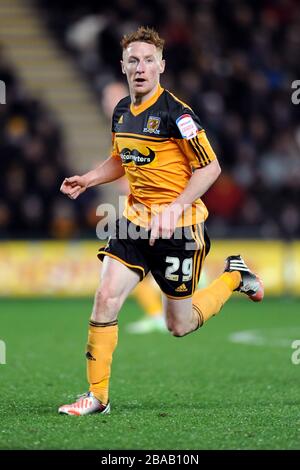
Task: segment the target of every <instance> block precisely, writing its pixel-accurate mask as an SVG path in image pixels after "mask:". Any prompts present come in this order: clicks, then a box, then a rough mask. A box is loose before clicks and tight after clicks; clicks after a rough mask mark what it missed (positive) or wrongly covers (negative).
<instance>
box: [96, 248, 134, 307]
mask: <svg viewBox="0 0 300 470" xmlns="http://www.w3.org/2000/svg"><path fill="white" fill-rule="evenodd" d="M140 280H141V278H140V275H139V274H138V273H137V272H135V271H133V270H132V269H130V268H128V267H127V266H125V265H124V264H123V263H121V262H120V261H118V260H116V259H114V258H111V257H110V256H105V257H104V259H103V263H102V270H101V276H100V289H101V291H102V293H103V294H104V295H107V296H109V297H114V298H116V297H117V298H119V299H120V300H121V302H123V301H124V300H125V299H126V297H127V296H128V295H129V294H130V292H131V291H132V289H134V287H135V286H136V285H137V284H138V283H139V282H140Z"/></svg>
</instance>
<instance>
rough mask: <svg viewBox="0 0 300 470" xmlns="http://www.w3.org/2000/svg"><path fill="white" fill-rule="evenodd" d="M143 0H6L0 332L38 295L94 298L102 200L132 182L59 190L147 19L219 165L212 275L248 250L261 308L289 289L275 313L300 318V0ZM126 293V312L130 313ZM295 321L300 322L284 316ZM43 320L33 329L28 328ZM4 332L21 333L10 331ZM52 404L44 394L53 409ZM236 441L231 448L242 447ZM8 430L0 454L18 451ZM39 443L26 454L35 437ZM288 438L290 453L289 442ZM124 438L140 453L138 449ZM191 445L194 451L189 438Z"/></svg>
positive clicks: (102, 144) (99, 125)
mask: <svg viewBox="0 0 300 470" xmlns="http://www.w3.org/2000/svg"><path fill="white" fill-rule="evenodd" d="M140 3H141V2H139V1H138V0H109V1H106V0H102V1H101V2H100V1H98V0H85V1H84V2H82V1H80V0H73V1H72V2H67V1H66V2H62V1H61V0H59V1H58V0H31V1H30V0H28V1H27V0H0V80H2V81H3V82H4V83H5V87H6V103H5V104H0V123H1V127H0V155H1V157H0V237H1V241H0V296H1V297H3V300H0V308H1V314H3V315H1V316H2V319H3V324H2V328H1V329H0V339H2V340H5V338H6V336H7V337H9V334H10V333H9V331H11V327H12V326H13V325H14V324H15V322H18V321H19V320H20V317H21V316H22V313H24V314H26V316H27V315H29V324H30V322H31V321H32V319H31V320H30V312H31V311H32V308H33V310H34V308H37V307H32V305H33V304H32V303H31V300H30V299H31V298H34V297H40V298H41V299H43V297H47V298H48V299H49V297H51V298H53V302H54V304H52V305H57V307H55V308H54V309H56V308H58V309H61V316H63V315H64V310H65V308H66V307H65V306H66V305H67V304H66V303H58V304H55V302H58V301H57V300H55V299H56V298H57V297H65V298H70V300H66V301H65V302H70V304H69V307H68V308H69V310H76V308H79V307H78V306H80V305H81V304H80V303H79V304H78V303H77V301H76V302H74V300H72V299H74V297H76V298H78V297H88V298H90V299H91V298H92V296H93V293H94V289H95V287H96V286H97V283H98V278H99V262H98V260H97V258H96V252H97V249H98V247H99V243H101V242H99V240H98V239H97V237H96V231H95V227H96V225H97V223H98V222H99V217H98V216H97V215H96V207H97V206H98V205H99V204H101V203H107V202H109V203H112V204H116V203H117V200H118V196H119V195H120V194H124V193H125V192H126V186H125V185H124V182H117V183H114V184H112V185H108V186H105V187H102V188H100V189H99V188H97V189H93V190H89V191H88V192H86V193H85V194H84V195H83V196H81V197H80V198H79V199H78V200H77V201H71V200H69V199H67V198H65V197H64V196H62V195H61V194H60V193H59V187H60V185H61V182H62V180H63V178H64V177H65V176H69V175H72V174H76V173H80V172H85V171H87V170H88V169H90V168H91V167H94V166H96V165H97V164H99V162H100V161H101V160H103V159H105V158H106V156H108V154H109V151H110V116H111V113H112V110H113V107H114V105H115V103H116V101H118V100H119V99H121V98H122V97H123V96H125V95H126V94H127V88H126V83H125V81H124V78H123V76H122V75H121V70H120V65H119V60H120V54H121V51H120V47H119V40H120V38H121V36H122V35H123V34H124V33H126V32H129V31H132V30H134V29H136V28H137V27H138V26H139V25H141V24H143V25H149V26H154V27H155V28H156V29H158V30H159V32H160V33H161V35H162V36H163V37H164V38H165V40H166V48H165V58H166V61H167V68H166V72H165V74H164V75H163V77H162V84H163V86H165V87H166V88H168V89H170V90H172V91H173V92H174V93H176V94H177V96H179V97H180V98H181V99H182V100H184V101H186V102H188V103H189V104H190V105H191V106H192V108H193V109H194V111H195V112H196V113H197V114H199V116H200V117H201V119H202V123H203V126H204V128H205V129H206V130H207V133H208V136H209V138H210V140H211V142H212V144H213V147H214V149H215V151H216V153H217V155H218V157H219V159H220V163H221V166H222V169H223V173H222V175H221V177H220V178H219V180H218V181H217V183H216V184H215V185H214V187H213V188H212V189H211V190H210V191H209V192H208V193H207V195H206V196H205V198H204V200H205V202H206V204H207V206H208V209H209V211H210V218H209V220H208V229H209V233H210V236H211V238H212V240H213V247H212V250H211V253H210V255H209V257H208V259H207V262H206V268H205V279H206V281H207V282H209V281H210V279H212V278H214V277H215V276H216V275H218V274H219V273H220V270H221V269H222V266H223V262H224V258H225V257H226V256H227V255H228V254H232V253H235V252H241V253H243V254H244V255H245V257H246V259H247V261H249V264H250V265H251V266H252V267H253V268H254V269H255V270H256V271H257V272H259V273H260V275H261V277H262V278H263V279H264V281H265V286H266V293H267V297H270V301H269V302H270V304H269V305H270V312H271V311H272V310H273V311H274V309H275V305H279V303H278V304H276V303H274V299H273V300H272V297H275V298H278V302H285V301H284V300H280V299H281V298H282V296H284V297H285V298H287V296H288V298H289V302H291V303H288V304H284V305H285V306H284V307H282V309H279V310H280V313H279V314H280V315H281V316H282V312H283V310H284V311H287V310H289V309H290V307H289V306H290V305H293V306H294V307H293V308H294V312H295V311H296V310H297V309H298V307H299V301H298V300H297V296H299V294H300V242H299V237H300V212H299V200H300V165H299V155H300V125H299V122H300V121H299V117H300V105H298V106H297V105H295V104H293V103H292V100H291V95H292V91H293V90H292V88H291V86H292V82H293V81H294V80H297V79H300V63H299V57H300V33H299V31H300V11H299V4H298V2H297V1H296V0H275V1H270V0H263V1H257V0H253V1H242V0H241V1H237V0H201V1H200V0H185V1H184V2H180V1H178V0H165V1H164V0H143V2H142V4H143V5H142V7H141V5H140ZM16 297H19V298H20V299H21V300H20V301H16V300H15V298H16ZM24 297H26V298H28V300H27V301H25V300H22V299H24ZM41 299H40V300H37V301H36V302H39V303H38V304H35V305H36V306H37V305H38V306H39V307H38V308H39V309H41V310H45V312H44V313H45V315H46V312H48V310H47V309H48V306H49V301H46V300H45V303H44V304H43V300H41ZM26 302H27V303H26ZM28 302H29V303H28ZM83 302H84V301H83ZM132 302H133V301H131V304H130V309H129V310H135V311H136V314H137V315H138V313H139V311H138V307H137V306H136V305H134V303H132ZM70 305H72V307H70ZM82 305H83V304H82ZM84 305H86V304H84ZM87 305H88V307H87V310H86V313H87V314H88V310H89V308H90V303H89V302H88V301H87ZM236 305H238V309H244V308H246V307H244V304H243V303H241V304H236ZM266 305H268V304H266ZM286 305H287V306H286ZM26 306H27V307H26ZM247 308H248V307H247ZM52 310H53V307H52ZM52 310H51V308H50V310H49V311H50V313H51V312H52V313H53V311H52ZM67 310H68V309H67ZM8 311H9V312H10V314H9V315H8V314H7V312H8ZM50 313H49V315H50ZM68 314H70V312H69V313H68ZM266 315H267V316H266V318H268V319H269V320H270V322H271V323H272V317H271V315H270V316H268V314H266ZM79 316H80V313H79V312H78V318H79ZM42 317H43V312H42V311H41V312H40V318H41V319H42ZM75 318H77V317H75ZM86 318H87V317H86ZM86 318H85V321H86ZM257 318H258V317H255V319H256V320H257ZM286 318H288V314H287V317H286ZM42 321H43V320H42ZM47 321H48V322H49V321H50V320H49V319H48V320H47ZM264 321H266V320H264ZM288 321H289V320H287V322H288ZM23 322H25V319H23ZM295 322H296V320H295V316H293V318H292V320H291V325H293V324H295ZM288 324H289V323H288ZM296 324H298V325H299V319H298V320H297V322H296ZM222 325H223V326H222V328H223V327H224V325H225V323H223V324H222ZM36 328H37V325H36V324H34V323H32V329H31V330H30V331H31V332H32V337H34V336H35V334H36V333H35V331H39V330H38V329H37V330H35V329H36ZM49 328H50V330H51V328H54V327H53V326H52V327H51V326H50V327H49ZM1 330H2V331H1ZM213 331H214V327H212V329H211V331H210V333H211V334H213ZM298 332H299V329H298ZM28 334H30V333H28ZM37 334H39V333H37ZM68 334H69V333H68ZM205 334H208V335H209V333H205ZM295 334H296V332H295ZM295 334H294V336H292V337H295V338H296V336H295ZM5 335H6V336H5ZM81 336H82V334H81ZM298 336H299V335H298ZM11 341H12V342H14V341H15V343H16V344H17V343H18V340H17V338H16V337H15V339H13V337H12V338H11ZM61 341H64V339H63V338H61ZM70 341H71V340H70V339H68V340H67V343H68V342H70ZM124 341H126V340H124ZM131 341H132V340H131ZM153 341H154V340H153ZM163 341H166V340H163ZM190 341H194V340H190ZM83 345H84V343H82V347H83ZM8 346H9V344H8ZM69 347H70V348H71V349H70V351H72V346H71V345H69ZM79 352H80V351H79ZM79 352H78V354H79ZM70 354H71V353H70ZM80 354H81V353H80ZM78 358H81V355H80V356H79V355H78ZM28 360H29V359H28ZM78 360H81V359H78ZM0 367H1V366H0ZM28 367H29V369H28V370H31V369H30V367H33V366H32V364H31V366H29V365H28ZM56 367H57V365H56ZM8 369H9V363H8V364H7V367H6V368H1V373H2V371H3V376H5V373H6V374H8V376H7V377H10V376H9V374H10V371H9V370H8ZM293 372H294V371H293ZM82 374H84V371H83V369H82ZM12 377H13V376H12ZM116 380H117V379H116ZM70 381H71V382H72V380H71V379H70ZM2 385H3V384H2ZM71 385H72V384H71ZM71 385H70V389H69V391H70V393H73V392H74V390H73V391H72V386H71ZM4 386H5V387H6V385H4ZM79 391H80V390H79ZM60 392H61V393H62V388H61V389H60ZM15 393H16V395H15V396H16V397H17V389H16V391H15ZM28 393H30V391H29V390H28ZM57 399H58V398H57V396H53V403H55V400H56V401H57ZM59 399H60V398H59ZM28 413H30V411H29V412H28ZM49 413H50V412H49ZM94 423H95V421H94ZM206 424H207V425H208V423H206ZM24 432H25V431H24ZM231 437H232V439H233V441H232V442H233V444H232V445H233V446H237V447H238V446H239V445H240V446H241V447H243V444H238V443H236V442H237V441H234V437H233V436H231ZM4 438H5V436H4ZM7 439H8V440H6V441H5V439H4V441H3V443H2V448H3V447H10V448H12V447H13V446H14V445H16V444H15V441H14V440H9V438H7ZM37 442H39V443H40V444H34V443H33V441H30V442H29V443H28V444H27V448H39V447H41V446H43V442H42V441H37ZM182 442H185V441H184V440H183V441H182ZM224 442H225V441H224ZM226 442H227V441H226ZM226 442H225V445H227V448H228V447H230V443H226ZM266 442H269V441H268V440H267V441H266ZM270 442H273V441H272V440H271V441H270ZM274 442H275V441H274ZM289 442H292V444H291V445H292V447H295V446H296V447H297V444H296V441H295V440H294V441H293V440H292V441H289ZM277 444H278V443H277ZM277 444H276V442H275V443H274V446H275V447H276V445H277ZM298 444H299V442H298ZM53 445H54V444H53ZM95 445H96V444H95ZM107 445H108V444H107ZM120 445H121V446H122V443H121V444H120ZM123 445H124V446H127V447H130V445H131V446H132V447H133V448H134V443H131V444H128V443H127V444H123ZM143 445H145V446H146V447H147V445H146V444H143ZM149 445H151V444H149ZM168 445H170V446H171V447H172V444H168ZM178 445H179V444H178ZM180 445H181V446H183V447H179V448H184V444H180ZM193 445H194V446H195V447H191V448H197V444H196V441H195V444H193ZM216 445H217V444H216ZM219 445H220V446H221V444H219ZM24 446H25V444H24ZM45 446H46V447H47V444H46V443H45V442H44V447H45ZM57 446H59V444H57ZM66 446H68V445H67V444H66ZM187 446H188V444H187ZM25 447H26V446H25ZM50 447H51V445H50ZM173 447H176V442H175V443H173ZM246 447H247V446H246ZM254 447H255V445H254ZM256 447H259V445H258V444H257V443H256ZM20 448H22V444H21V443H20ZM162 448H163V446H162Z"/></svg>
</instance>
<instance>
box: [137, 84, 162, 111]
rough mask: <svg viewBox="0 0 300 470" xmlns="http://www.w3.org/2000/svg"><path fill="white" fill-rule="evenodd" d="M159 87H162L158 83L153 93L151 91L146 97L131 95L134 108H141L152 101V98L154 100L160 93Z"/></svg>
mask: <svg viewBox="0 0 300 470" xmlns="http://www.w3.org/2000/svg"><path fill="white" fill-rule="evenodd" d="M159 87H160V85H159V83H158V84H157V85H156V87H155V88H153V89H152V90H151V91H149V93H147V94H145V95H139V94H135V93H131V95H130V97H131V103H132V105H133V106H134V107H138V106H141V105H142V104H144V103H145V102H146V101H148V100H150V98H152V97H153V96H154V95H155V94H156V93H157V92H158V89H159Z"/></svg>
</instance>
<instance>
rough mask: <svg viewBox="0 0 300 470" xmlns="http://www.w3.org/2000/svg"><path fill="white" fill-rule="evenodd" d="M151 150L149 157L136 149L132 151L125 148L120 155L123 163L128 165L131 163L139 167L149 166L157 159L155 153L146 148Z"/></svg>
mask: <svg viewBox="0 0 300 470" xmlns="http://www.w3.org/2000/svg"><path fill="white" fill-rule="evenodd" d="M146 148H147V149H148V150H149V154H148V155H143V154H142V153H141V152H139V151H138V150H136V149H133V150H130V149H128V148H124V149H122V150H121V152H120V155H121V158H122V163H123V164H127V165H128V163H130V162H134V163H135V164H136V165H138V166H142V165H147V164H149V163H151V162H153V160H154V158H155V152H154V151H153V150H151V149H150V148H149V147H146Z"/></svg>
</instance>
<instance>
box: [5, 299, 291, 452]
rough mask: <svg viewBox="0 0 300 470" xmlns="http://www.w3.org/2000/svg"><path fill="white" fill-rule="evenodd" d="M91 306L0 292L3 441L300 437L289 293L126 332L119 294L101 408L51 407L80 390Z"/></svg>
mask: <svg viewBox="0 0 300 470" xmlns="http://www.w3.org/2000/svg"><path fill="white" fill-rule="evenodd" d="M91 305H92V301H91V300H90V299H89V300H84V299H83V300H59V299H54V300H9V299H7V300H1V301H0V311H1V313H0V340H2V341H4V342H5V345H6V364H1V365H0V383H1V403H0V416H1V426H0V448H1V449H110V450H111V449H186V450H188V449H299V448H300V388H299V383H300V364H299V365H294V364H292V361H291V356H292V353H293V349H292V347H291V343H292V341H293V340H295V339H300V316H299V315H300V308H299V307H300V301H299V300H296V299H294V300H292V299H267V300H265V301H264V302H263V303H261V304H254V303H252V302H249V301H248V300H247V299H241V300H238V299H233V300H231V301H229V302H228V303H227V304H226V306H225V307H224V309H223V311H222V313H221V314H220V315H219V316H218V317H216V318H213V319H212V320H210V321H209V322H208V323H207V325H205V326H204V327H203V328H202V329H201V330H199V331H198V332H196V333H194V334H192V335H189V336H186V337H185V338H174V337H172V336H171V335H169V334H163V333H151V334H147V335H140V336H137V335H130V334H128V333H127V332H126V331H125V325H126V323H127V322H129V321H133V320H135V319H137V318H138V317H139V316H140V314H141V312H140V310H139V307H138V306H137V304H136V303H135V301H134V300H129V301H128V302H127V303H126V305H125V307H124V308H123V310H122V313H121V316H120V332H119V344H118V348H117V350H116V352H115V354H114V362H113V371H112V372H113V374H112V380H111V392H110V399H111V403H112V413H111V415H109V416H99V415H91V416H87V417H79V418H78V417H71V416H61V415H58V414H57V407H58V406H59V405H61V404H64V403H68V402H70V400H71V401H72V400H73V398H74V397H75V396H76V394H78V393H82V392H84V391H86V389H87V384H86V379H85V358H84V348H85V342H86V337H87V322H88V318H89V315H90V310H91ZM253 330H254V332H253ZM249 331H250V333H249ZM238 332H239V333H238ZM241 332H242V333H241ZM236 333H238V338H242V340H243V339H244V341H245V340H246V341H247V338H248V339H249V335H250V340H251V338H252V339H253V335H254V340H253V341H254V344H252V342H251V341H250V343H247V342H246V343H243V342H231V341H230V335H232V334H236Z"/></svg>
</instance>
